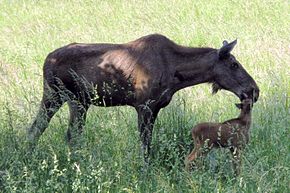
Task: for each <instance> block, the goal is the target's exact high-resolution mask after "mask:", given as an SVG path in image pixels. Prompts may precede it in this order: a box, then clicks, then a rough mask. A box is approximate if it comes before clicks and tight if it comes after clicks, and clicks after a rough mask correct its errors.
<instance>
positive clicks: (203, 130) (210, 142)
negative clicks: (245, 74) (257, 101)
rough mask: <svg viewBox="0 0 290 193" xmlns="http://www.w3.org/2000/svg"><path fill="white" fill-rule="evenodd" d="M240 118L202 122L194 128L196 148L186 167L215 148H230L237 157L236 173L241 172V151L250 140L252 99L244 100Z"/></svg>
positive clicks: (186, 162) (190, 155) (187, 159)
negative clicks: (217, 121)
mask: <svg viewBox="0 0 290 193" xmlns="http://www.w3.org/2000/svg"><path fill="white" fill-rule="evenodd" d="M239 106H241V113H240V115H239V117H238V118H235V119H231V120H228V121H225V122H223V123H200V124H198V125H196V126H195V127H194V128H193V129H192V138H193V140H194V149H193V151H192V152H191V153H190V154H189V155H188V157H187V158H186V161H185V164H186V168H187V169H189V164H190V163H191V162H193V161H194V160H195V159H196V158H197V157H199V156H202V155H205V154H206V153H207V152H208V151H210V150H211V149H213V148H229V149H230V150H231V152H232V154H233V156H234V158H235V160H234V166H235V168H234V169H235V172H236V174H238V173H239V166H238V164H239V163H240V151H241V149H242V148H243V147H244V146H245V145H246V144H247V143H248V142H249V129H250V125H251V108H252V100H250V99H245V100H243V101H242V104H240V105H239Z"/></svg>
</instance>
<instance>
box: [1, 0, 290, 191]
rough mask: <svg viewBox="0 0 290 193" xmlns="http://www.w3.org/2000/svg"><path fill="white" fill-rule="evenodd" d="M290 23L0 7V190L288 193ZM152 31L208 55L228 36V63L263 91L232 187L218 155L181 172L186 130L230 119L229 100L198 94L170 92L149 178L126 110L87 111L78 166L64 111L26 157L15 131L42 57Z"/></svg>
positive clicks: (236, 5) (138, 10)
mask: <svg viewBox="0 0 290 193" xmlns="http://www.w3.org/2000/svg"><path fill="white" fill-rule="evenodd" d="M289 21H290V17H289V2H287V1H283V0H280V1H279V0H274V1H271V2H270V1H269V2H266V1H262V0H260V1H259V0H253V1H238V0H232V1H226V0H220V1H203V0H197V1H191V0H184V1H176V0H174V1H165V0H160V1H150V2H148V1H136V0H135V1H134V0H130V1H120V0H116V1H92V0H87V1H81V0H79V1H54V0H53V1H32V0H30V1H29V0H26V1H20V0H19V1H8V0H0V192H279V193H280V192H289V189H290V184H289V182H290V178H289V176H290V172H289V163H290V159H289V158H290V150H289V144H290V143H289V139H290V138H289V137H290V134H289V131H290V130H289V129H290V128H289V126H290V123H289V120H290V116H289V102H290V101H289V96H290V79H289V77H290V71H289V69H290V68H289V61H290V52H289V46H290V43H289V42H290V36H289ZM156 32H157V33H162V34H164V35H166V36H168V37H169V38H171V39H172V40H174V41H176V42H177V43H179V44H183V45H188V46H211V47H216V48H218V47H219V46H221V43H222V41H223V40H224V39H227V40H233V39H235V38H238V45H237V47H236V48H235V50H234V54H235V56H236V57H237V58H238V59H239V61H240V62H241V63H242V64H243V65H244V67H245V68H246V69H247V71H248V72H249V73H250V74H251V75H252V76H253V77H254V79H255V80H256V81H257V83H258V85H259V86H260V89H261V97H260V99H259V101H258V103H257V104H256V105H255V107H254V112H253V125H252V130H251V141H250V144H249V145H248V147H247V148H246V150H245V152H244V154H243V166H242V173H241V175H240V176H239V177H238V178H236V179H235V178H234V176H233V172H232V170H231V163H230V161H226V160H227V158H228V157H229V155H228V154H227V153H226V151H215V152H213V153H211V154H210V156H209V157H208V158H206V159H205V160H204V164H203V166H202V167H201V168H199V169H197V170H194V171H192V172H191V173H187V172H185V171H184V168H183V159H184V156H185V155H186V154H187V153H189V151H190V148H192V141H191V139H190V129H191V127H192V126H193V125H195V124H196V123H199V122H201V121H222V120H225V119H229V118H232V117H235V116H236V115H237V114H238V110H237V109H236V108H235V107H234V105H233V104H234V103H235V102H237V101H238V99H237V98H236V97H235V96H233V95H232V94H230V93H228V92H224V91H222V92H219V93H218V94H217V95H214V96H211V94H210V86H209V85H207V84H204V85H198V86H195V87H192V88H187V89H185V90H183V91H180V92H178V93H177V94H176V95H175V96H174V99H173V101H172V102H171V104H170V105H169V106H168V107H166V108H165V109H163V110H162V111H161V113H160V114H159V117H158V120H157V123H156V125H155V129H154V136H153V142H152V143H153V144H152V145H153V155H152V157H151V160H152V165H151V166H150V168H149V169H148V170H147V171H143V170H142V166H143V159H142V155H141V153H140V142H139V134H138V129H137V117H136V114H135V111H134V110H133V109H132V108H129V107H116V108H98V107H92V108H91V109H90V112H89V115H88V118H87V124H86V129H85V132H84V141H85V144H84V147H83V149H82V151H80V152H79V155H80V157H81V159H80V160H79V161H78V162H75V161H74V160H73V159H72V156H71V155H70V152H69V149H68V146H67V144H66V142H65V140H64V139H65V138H64V135H65V132H66V128H67V118H68V108H67V106H64V108H62V109H61V111H59V112H58V113H57V114H56V116H55V117H54V118H53V120H52V122H51V123H50V126H49V128H47V130H46V132H45V133H44V135H43V136H42V138H41V140H40V142H39V145H38V146H37V149H36V150H35V152H34V153H33V154H27V153H26V148H25V131H26V128H28V127H29V126H30V124H31V123H32V121H33V118H34V116H35V114H36V112H37V109H38V105H39V102H40V98H41V94H42V65H43V61H44V59H45V57H46V56H47V54H48V53H49V52H50V51H52V50H54V49H56V48H58V47H60V46H63V45H65V44H68V43H71V42H113V43H121V42H127V41H131V40H134V39H136V38H138V37H140V36H143V35H147V34H149V33H156ZM215 165H217V166H218V167H215Z"/></svg>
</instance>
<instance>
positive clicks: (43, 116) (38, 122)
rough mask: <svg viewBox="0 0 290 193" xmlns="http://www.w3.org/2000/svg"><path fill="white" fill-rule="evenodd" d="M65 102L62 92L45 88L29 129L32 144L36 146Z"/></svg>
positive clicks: (28, 134)
mask: <svg viewBox="0 0 290 193" xmlns="http://www.w3.org/2000/svg"><path fill="white" fill-rule="evenodd" d="M63 103H64V101H63V99H62V98H61V96H60V94H59V93H57V92H55V91H52V90H48V89H45V90H44V94H43V98H42V101H41V105H40V108H39V111H38V114H37V116H36V118H35V120H34V122H33V124H32V126H31V127H30V128H29V129H28V130H27V138H28V142H29V143H30V145H32V146H34V145H35V144H36V143H37V141H38V139H39V137H40V136H41V134H42V133H43V132H44V131H45V129H46V128H47V127H48V124H49V122H50V120H51V118H52V117H53V115H54V114H55V113H56V112H57V111H58V110H59V108H60V107H61V106H62V104H63Z"/></svg>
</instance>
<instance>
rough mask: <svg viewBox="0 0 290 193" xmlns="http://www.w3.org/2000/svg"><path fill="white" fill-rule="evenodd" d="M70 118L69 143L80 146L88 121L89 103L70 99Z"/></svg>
mask: <svg viewBox="0 0 290 193" xmlns="http://www.w3.org/2000/svg"><path fill="white" fill-rule="evenodd" d="M68 104H69V110H70V120H69V127H68V131H67V139H68V142H69V145H70V146H71V147H72V148H73V147H78V146H79V145H80V144H81V142H80V140H81V135H82V132H83V127H84V125H85V121H86V114H87V110H88V108H89V105H84V104H82V103H80V102H78V101H69V102H68Z"/></svg>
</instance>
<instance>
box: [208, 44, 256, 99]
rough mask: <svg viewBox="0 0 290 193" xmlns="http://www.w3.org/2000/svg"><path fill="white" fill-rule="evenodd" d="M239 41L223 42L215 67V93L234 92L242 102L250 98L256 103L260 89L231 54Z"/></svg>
mask: <svg viewBox="0 0 290 193" xmlns="http://www.w3.org/2000/svg"><path fill="white" fill-rule="evenodd" d="M236 44H237V40H234V41H233V42H231V43H228V42H227V41H224V42H223V46H222V47H221V48H220V49H218V52H217V57H216V58H215V62H214V63H215V64H214V65H213V80H214V81H213V93H216V92H218V90H220V89H225V90H228V91H231V92H233V93H234V94H235V95H237V96H238V97H239V98H240V100H243V99H245V98H250V99H252V100H253V101H254V102H256V101H257V100H258V98H259V87H258V86H257V84H256V82H255V81H254V79H253V78H252V77H251V76H250V75H249V74H248V73H247V71H246V70H245V69H244V68H243V66H242V65H241V64H240V62H239V61H237V59H236V58H235V57H234V56H233V55H232V54H231V51H232V50H233V48H234V47H235V45H236Z"/></svg>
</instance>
